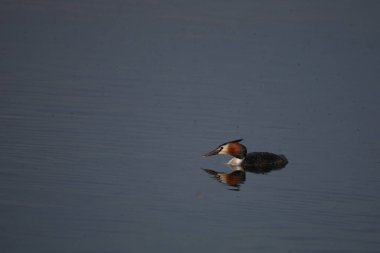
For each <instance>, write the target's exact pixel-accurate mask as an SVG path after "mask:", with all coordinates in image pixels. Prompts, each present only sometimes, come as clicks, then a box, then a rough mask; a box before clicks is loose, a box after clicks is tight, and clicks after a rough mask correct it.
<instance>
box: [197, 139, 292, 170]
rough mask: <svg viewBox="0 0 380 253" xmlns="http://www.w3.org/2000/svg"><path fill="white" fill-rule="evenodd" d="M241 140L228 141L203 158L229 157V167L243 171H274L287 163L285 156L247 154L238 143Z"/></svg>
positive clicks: (265, 153) (264, 153)
mask: <svg viewBox="0 0 380 253" xmlns="http://www.w3.org/2000/svg"><path fill="white" fill-rule="evenodd" d="M242 140H243V139H238V140H233V141H228V142H225V143H223V144H222V145H219V146H218V147H217V148H215V149H213V150H212V151H210V152H208V153H207V154H205V155H204V156H212V155H219V154H221V155H230V156H232V157H233V158H232V159H231V160H230V161H228V163H227V164H228V165H230V166H241V167H242V168H243V169H246V170H249V169H260V170H265V169H267V168H268V169H269V168H270V169H276V168H278V169H279V168H283V167H285V165H286V164H287V163H288V159H287V158H286V157H285V155H282V154H280V155H277V154H273V153H269V152H252V153H247V148H246V147H245V146H244V145H243V144H241V143H240V142H241V141H242Z"/></svg>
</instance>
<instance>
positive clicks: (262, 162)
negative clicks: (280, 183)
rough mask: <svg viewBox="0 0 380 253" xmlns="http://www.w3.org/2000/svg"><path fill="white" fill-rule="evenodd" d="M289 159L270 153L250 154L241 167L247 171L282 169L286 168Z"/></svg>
mask: <svg viewBox="0 0 380 253" xmlns="http://www.w3.org/2000/svg"><path fill="white" fill-rule="evenodd" d="M287 163H288V159H287V158H286V157H285V156H284V155H277V154H273V153H269V152H252V153H248V154H247V155H246V157H245V159H244V160H243V162H242V164H241V166H242V167H243V168H244V169H246V170H248V171H249V170H258V171H260V170H262V172H265V171H266V170H273V169H280V168H283V167H285V165H286V164H287Z"/></svg>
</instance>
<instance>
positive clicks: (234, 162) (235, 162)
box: [227, 157, 244, 166]
mask: <svg viewBox="0 0 380 253" xmlns="http://www.w3.org/2000/svg"><path fill="white" fill-rule="evenodd" d="M243 160H244V158H243V159H239V158H236V157H234V158H232V159H231V160H229V161H228V163H227V164H229V165H232V166H237V165H240V164H241V163H242V162H243Z"/></svg>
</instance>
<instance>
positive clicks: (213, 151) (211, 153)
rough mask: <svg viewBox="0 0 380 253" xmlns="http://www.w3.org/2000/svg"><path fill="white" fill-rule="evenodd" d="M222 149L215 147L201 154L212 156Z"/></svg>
mask: <svg viewBox="0 0 380 253" xmlns="http://www.w3.org/2000/svg"><path fill="white" fill-rule="evenodd" d="M221 150H222V147H217V148H216V149H214V150H212V151H210V152H208V153H207V154H205V155H203V156H212V155H217V154H219V152H220V151H221Z"/></svg>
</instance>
